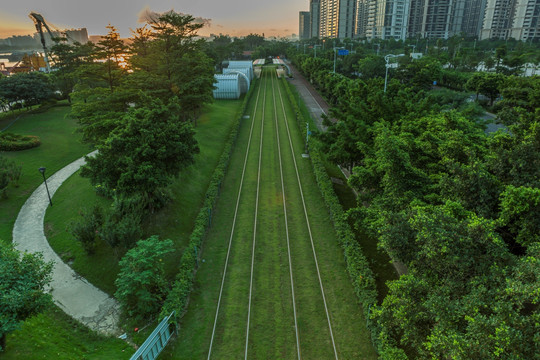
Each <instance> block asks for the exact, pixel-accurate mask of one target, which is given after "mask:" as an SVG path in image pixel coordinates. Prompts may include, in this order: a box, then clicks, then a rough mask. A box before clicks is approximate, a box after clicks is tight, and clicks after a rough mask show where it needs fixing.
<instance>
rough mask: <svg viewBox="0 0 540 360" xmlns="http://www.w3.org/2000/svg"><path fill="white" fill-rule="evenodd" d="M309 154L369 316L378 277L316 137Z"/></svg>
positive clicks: (291, 97)
mask: <svg viewBox="0 0 540 360" xmlns="http://www.w3.org/2000/svg"><path fill="white" fill-rule="evenodd" d="M285 84H286V89H287V95H288V98H289V101H290V103H291V104H293V107H294V110H295V112H296V114H297V117H296V119H297V121H298V126H299V128H300V129H302V133H303V135H304V138H305V136H306V129H305V128H304V124H305V119H304V117H303V115H302V112H301V111H300V109H299V106H298V103H297V102H296V99H295V97H294V95H293V93H292V90H291V85H290V84H289V83H285ZM310 157H311V163H312V165H313V171H314V173H315V175H316V179H317V184H318V186H319V189H320V190H321V193H322V195H323V198H324V201H325V204H326V206H327V207H328V211H329V212H330V215H331V217H332V220H333V222H334V227H335V229H336V233H337V236H338V239H339V242H340V244H341V246H342V248H343V252H344V255H345V259H346V261H347V271H348V273H349V276H350V278H351V282H352V284H353V286H354V290H355V292H356V295H357V296H358V299H359V301H360V303H361V304H362V307H363V310H364V315H365V316H366V318H368V319H369V309H370V307H371V306H372V305H375V304H376V303H377V289H376V285H375V277H374V275H373V272H372V270H371V268H370V267H369V262H368V260H367V258H366V257H365V256H364V254H363V252H362V248H361V247H360V245H359V244H358V242H357V241H356V239H355V237H354V234H353V232H352V230H351V228H350V225H349V223H348V222H347V220H346V218H345V213H344V211H343V208H342V207H341V204H340V203H339V199H338V198H337V196H336V194H335V192H334V189H333V186H332V181H331V180H330V177H329V176H328V174H327V173H326V169H325V167H324V164H323V155H322V154H321V152H320V150H319V148H318V146H317V143H316V141H313V140H312V142H311V148H310ZM368 327H369V328H370V330H371V332H372V341H373V342H374V344H375V345H376V348H380V346H383V345H382V344H380V342H379V341H378V338H377V329H376V328H375V327H374V326H372V325H371V323H369V321H368Z"/></svg>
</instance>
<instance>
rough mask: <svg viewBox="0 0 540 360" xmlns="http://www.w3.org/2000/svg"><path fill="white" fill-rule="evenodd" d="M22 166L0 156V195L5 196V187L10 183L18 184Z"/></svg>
mask: <svg viewBox="0 0 540 360" xmlns="http://www.w3.org/2000/svg"><path fill="white" fill-rule="evenodd" d="M21 172H22V166H20V165H17V164H15V162H13V161H9V160H7V159H6V158H4V157H2V156H0V197H1V198H6V197H7V187H8V185H9V184H10V183H14V185H15V186H18V182H19V178H20V177H21Z"/></svg>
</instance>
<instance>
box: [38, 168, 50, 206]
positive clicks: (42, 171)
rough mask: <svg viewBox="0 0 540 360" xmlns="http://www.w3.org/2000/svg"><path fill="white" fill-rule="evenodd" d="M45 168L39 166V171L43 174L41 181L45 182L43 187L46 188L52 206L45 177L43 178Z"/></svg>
mask: <svg viewBox="0 0 540 360" xmlns="http://www.w3.org/2000/svg"><path fill="white" fill-rule="evenodd" d="M45 170H46V169H45V168H44V167H40V168H39V172H40V173H41V175H43V182H44V183H45V189H47V196H48V197H49V203H50V204H51V207H52V200H51V194H49V187H48V186H47V179H45Z"/></svg>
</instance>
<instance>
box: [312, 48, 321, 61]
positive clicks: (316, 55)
mask: <svg viewBox="0 0 540 360" xmlns="http://www.w3.org/2000/svg"><path fill="white" fill-rule="evenodd" d="M317 47H322V45H313V50H315V59H316V58H317Z"/></svg>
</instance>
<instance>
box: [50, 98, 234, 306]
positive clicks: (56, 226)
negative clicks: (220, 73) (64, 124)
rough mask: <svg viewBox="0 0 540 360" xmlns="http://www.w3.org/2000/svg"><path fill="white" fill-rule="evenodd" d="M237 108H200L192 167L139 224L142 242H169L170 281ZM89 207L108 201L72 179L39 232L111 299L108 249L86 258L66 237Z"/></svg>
mask: <svg viewBox="0 0 540 360" xmlns="http://www.w3.org/2000/svg"><path fill="white" fill-rule="evenodd" d="M240 105H241V101H240V100H237V101H216V102H214V103H213V104H212V105H209V106H208V107H207V108H206V110H205V111H204V113H203V115H202V116H201V117H200V118H199V120H198V121H197V122H198V125H197V128H196V135H195V136H196V138H197V141H198V143H199V147H200V150H201V151H200V154H198V155H197V156H196V158H195V164H193V165H191V166H190V167H189V168H187V169H185V170H184V171H182V173H181V174H180V176H179V177H178V178H177V179H176V180H175V182H174V183H173V185H172V186H171V190H172V193H173V197H174V199H175V200H174V201H173V202H171V203H169V204H168V205H167V206H166V207H165V208H164V209H162V210H161V211H159V212H157V213H155V214H153V215H152V216H150V217H149V218H148V219H147V221H146V222H145V224H144V232H145V235H144V236H145V237H146V236H150V235H154V234H158V235H160V237H161V238H163V239H165V238H170V239H172V240H173V241H174V244H175V249H176V251H175V252H174V253H172V254H170V255H169V256H168V257H167V270H168V273H169V274H170V275H171V276H172V274H173V273H174V272H175V271H177V270H178V267H177V259H178V258H180V256H181V253H182V250H183V248H184V247H185V245H186V244H187V241H188V239H189V235H190V234H191V230H192V228H193V221H194V219H195V217H196V215H197V213H198V212H199V209H200V207H201V205H202V202H203V200H204V194H205V193H206V189H207V188H208V184H209V182H210V176H211V174H212V172H213V171H214V168H215V166H216V164H217V161H218V158H219V156H220V155H221V153H222V151H223V146H224V141H225V139H226V137H227V136H228V134H229V133H230V131H231V126H232V123H233V120H234V118H235V115H236V112H237V111H238V109H239V107H240ZM95 203H97V204H99V205H101V206H103V207H107V206H108V205H110V203H111V201H110V200H107V199H104V198H101V197H99V196H97V195H96V193H95V191H94V190H93V188H92V186H91V184H90V182H89V180H88V179H84V178H81V177H80V176H79V175H78V173H76V174H74V175H73V176H71V177H70V178H69V179H68V180H67V181H66V182H65V183H64V184H62V186H61V187H60V188H59V189H58V191H57V192H56V194H55V196H54V206H53V207H52V208H49V209H48V210H47V214H46V216H45V230H46V235H47V239H48V240H49V243H50V244H51V246H52V247H53V249H54V250H55V251H56V252H57V253H58V254H59V255H60V256H61V257H62V258H63V259H64V261H68V262H70V265H71V266H72V267H73V269H74V270H75V271H76V272H77V273H78V274H80V275H81V276H83V277H85V278H86V279H88V280H89V281H90V282H91V283H92V284H94V285H95V286H97V287H99V288H100V289H102V290H104V291H105V292H107V293H109V294H111V295H113V294H114V292H115V291H116V287H115V285H114V281H115V279H116V276H117V274H118V271H119V268H118V259H117V257H116V255H115V254H114V251H113V249H111V248H110V247H109V246H108V245H107V244H105V243H99V244H98V247H97V251H96V253H95V254H93V255H91V256H88V255H86V253H85V252H84V250H83V248H82V246H81V245H80V243H78V242H77V241H74V240H73V237H72V235H71V233H70V232H69V225H70V224H71V223H72V222H73V221H77V220H78V219H80V215H79V212H80V211H81V210H89V209H91V208H92V207H93V205H94V204H95Z"/></svg>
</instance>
